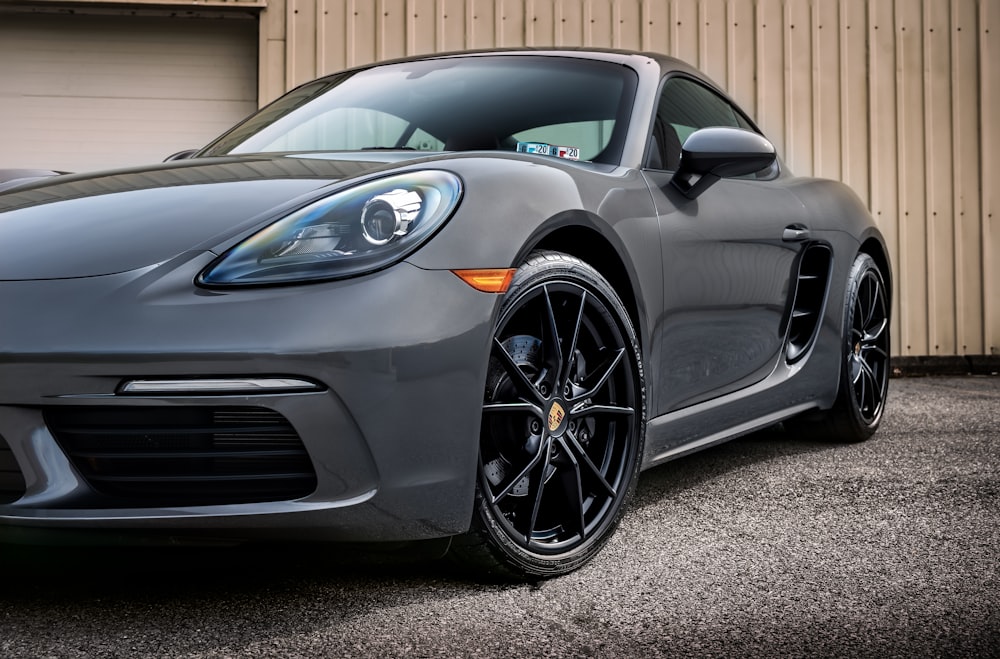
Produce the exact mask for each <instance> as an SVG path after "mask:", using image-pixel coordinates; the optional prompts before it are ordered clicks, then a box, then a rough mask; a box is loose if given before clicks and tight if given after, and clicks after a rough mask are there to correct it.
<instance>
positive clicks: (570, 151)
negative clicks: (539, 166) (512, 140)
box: [517, 142, 580, 160]
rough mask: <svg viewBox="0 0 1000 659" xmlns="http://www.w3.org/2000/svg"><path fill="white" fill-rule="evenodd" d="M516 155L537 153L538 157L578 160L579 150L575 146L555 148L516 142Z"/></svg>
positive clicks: (540, 143) (542, 143) (543, 143)
mask: <svg viewBox="0 0 1000 659" xmlns="http://www.w3.org/2000/svg"><path fill="white" fill-rule="evenodd" d="M517 150H518V153H537V154H538V155H540V156H554V157H556V158H565V159H566V160H579V159H580V149H579V148H578V147H575V146H556V145H554V144H546V143H545V142H518V143H517Z"/></svg>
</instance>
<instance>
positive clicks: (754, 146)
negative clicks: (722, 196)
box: [670, 126, 777, 199]
mask: <svg viewBox="0 0 1000 659" xmlns="http://www.w3.org/2000/svg"><path fill="white" fill-rule="evenodd" d="M775 158H777V155H776V154H775V151H774V145H773V144H771V143H770V142H769V141H767V139H765V138H764V137H763V136H762V135H758V134H757V133H754V132H751V131H749V130H743V129H742V128H729V127H725V126H716V127H713V128H702V129H701V130H696V131H695V132H693V133H691V135H690V136H689V137H688V138H687V140H685V141H684V146H683V147H682V148H681V161H680V165H679V166H678V167H677V172H676V173H675V174H674V177H673V178H672V179H670V182H671V183H672V184H673V185H674V187H675V188H677V189H678V190H680V192H681V194H683V195H684V196H685V197H687V198H688V199H694V198H695V197H697V196H698V195H700V194H701V193H702V192H704V191H705V190H707V189H708V188H709V186H711V185H712V184H713V183H715V182H716V181H718V180H719V179H720V178H733V177H736V176H745V175H747V174H753V173H754V172H758V171H760V170H762V169H764V168H765V167H770V166H771V165H772V164H774V161H775Z"/></svg>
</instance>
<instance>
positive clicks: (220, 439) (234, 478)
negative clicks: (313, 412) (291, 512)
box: [45, 407, 316, 507]
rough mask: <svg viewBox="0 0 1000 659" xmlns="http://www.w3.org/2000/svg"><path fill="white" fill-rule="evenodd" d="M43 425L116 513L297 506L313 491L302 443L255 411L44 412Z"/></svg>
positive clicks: (280, 421)
mask: <svg viewBox="0 0 1000 659" xmlns="http://www.w3.org/2000/svg"><path fill="white" fill-rule="evenodd" d="M45 422H46V423H47V424H48V426H49V429H50V430H51V431H52V434H53V436H54V437H55V438H56V441H58V442H59V445H60V446H61V447H62V448H63V450H64V451H66V453H67V455H69V457H70V459H71V460H72V462H73V465H74V466H75V467H76V468H77V470H78V471H79V472H80V474H81V475H82V476H83V477H84V478H86V479H87V482H88V483H90V485H91V487H93V488H94V489H95V490H96V491H98V492H100V493H101V494H105V495H108V496H111V497H114V498H115V499H117V500H118V502H117V504H112V505H119V506H121V507H135V506H176V505H211V504H224V503H254V502H261V501H283V500H288V499H298V498H300V497H303V496H306V495H308V494H310V493H312V492H313V490H314V489H315V488H316V472H315V470H314V469H313V466H312V461H310V459H309V456H308V454H307V453H306V450H305V447H304V446H303V445H302V441H301V440H300V439H299V436H298V434H297V433H296V432H295V429H294V428H293V427H292V426H291V424H290V423H288V421H287V420H286V419H285V418H284V417H283V416H281V415H280V414H278V413H277V412H274V411H272V410H267V409H262V408H211V407H180V408H172V407H167V408H164V407H111V408H80V407H59V408H50V409H48V410H46V412H45Z"/></svg>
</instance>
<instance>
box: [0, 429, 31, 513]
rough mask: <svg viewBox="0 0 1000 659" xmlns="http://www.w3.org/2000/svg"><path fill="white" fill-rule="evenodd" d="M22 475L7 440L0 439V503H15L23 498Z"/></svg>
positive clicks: (23, 485)
mask: <svg viewBox="0 0 1000 659" xmlns="http://www.w3.org/2000/svg"><path fill="white" fill-rule="evenodd" d="M24 488H25V484H24V474H22V473H21V469H20V467H18V466H17V460H15V459H14V452H13V451H11V450H10V445H9V444H7V440H5V439H4V438H3V437H0V503H10V502H12V501H17V500H18V499H20V498H21V497H23V496H24Z"/></svg>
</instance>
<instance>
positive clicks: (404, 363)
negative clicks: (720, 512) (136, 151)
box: [0, 50, 892, 578]
mask: <svg viewBox="0 0 1000 659" xmlns="http://www.w3.org/2000/svg"><path fill="white" fill-rule="evenodd" d="M44 175H45V173H44V172H43V173H40V174H38V173H36V174H33V175H31V176H26V175H25V174H24V172H23V171H22V172H21V173H20V174H17V175H15V177H17V178H18V180H17V181H10V182H8V183H7V184H6V190H4V191H2V192H0V321H2V322H0V537H3V536H5V535H7V536H10V535H11V534H18V533H20V534H24V533H30V532H31V531H32V529H34V530H35V531H36V532H37V531H38V530H46V529H47V530H49V532H50V533H51V530H52V529H58V530H67V529H87V530H89V531H97V532H100V533H105V534H109V535H116V536H117V535H121V534H122V533H126V532H128V533H137V532H160V533H168V534H172V535H175V536H187V535H193V536H204V535H208V536H211V537H213V538H232V539H259V538H272V539H273V538H282V539H284V538H319V539H330V540H341V541H404V540H420V539H429V538H451V548H450V552H451V554H453V555H454V556H455V557H456V559H457V560H459V561H461V562H463V563H465V564H466V565H470V566H473V567H477V568H479V569H482V570H486V571H488V572H492V573H494V574H497V575H501V576H506V577H514V578H537V577H544V576H552V575H558V574H563V573H566V572H568V571H570V570H573V569H575V568H577V567H579V566H581V565H583V564H584V563H585V562H587V561H588V560H589V559H590V558H591V557H593V556H594V554H595V553H596V552H597V551H599V550H600V548H601V546H602V545H604V543H605V542H606V541H607V540H608V538H609V537H610V535H611V534H612V532H613V531H614V529H615V527H616V525H617V523H618V521H619V519H620V518H621V515H622V514H623V511H624V510H625V508H626V504H627V503H628V501H629V497H630V495H631V493H632V491H633V489H634V487H635V483H636V478H637V475H638V473H639V471H640V470H642V469H644V468H648V467H652V466H654V465H657V464H659V463H662V462H664V461H666V460H670V459H672V458H676V457H678V456H681V455H684V454H686V453H689V452H691V451H695V450H698V449H702V448H705V447H707V446H711V445H713V444H716V443H719V442H722V441H725V440H728V439H732V438H734V437H737V436H739V435H742V434H744V433H747V432H750V431H753V430H755V429H758V428H762V427H765V426H769V425H772V424H776V423H778V422H784V423H785V424H786V426H787V427H788V428H790V429H792V431H793V432H801V433H808V434H809V436H815V437H828V438H831V439H838V440H845V441H859V440H863V439H866V438H867V437H869V436H870V435H871V434H872V433H873V432H874V431H875V429H876V428H877V427H878V425H879V421H880V419H881V417H882V413H883V410H884V405H885V398H886V389H887V382H888V380H887V375H888V360H889V357H888V355H889V330H888V326H889V309H890V297H891V292H892V290H891V282H890V276H889V272H890V269H889V262H888V256H887V251H886V247H885V244H884V242H883V239H882V237H881V235H880V234H879V232H878V230H877V229H876V227H875V226H874V224H873V222H872V219H871V217H870V216H869V213H868V212H867V211H866V210H865V208H864V206H863V205H862V203H861V202H860V201H859V200H858V198H857V197H856V196H855V195H854V194H853V193H852V192H851V191H850V190H849V189H847V188H846V187H845V186H844V185H842V184H840V183H836V182H832V181H824V180H818V179H812V178H798V177H795V176H793V175H792V174H791V173H790V172H788V170H787V169H786V167H785V166H784V165H783V164H782V162H781V161H780V159H778V158H777V157H776V155H775V151H774V148H773V146H772V145H771V143H770V142H768V140H767V139H765V137H764V136H763V135H762V134H761V132H760V131H759V130H758V129H757V128H756V126H755V125H754V123H753V122H752V121H751V120H750V118H749V117H747V115H746V114H745V113H744V112H743V111H742V110H740V109H739V108H738V107H737V106H736V105H735V104H734V103H733V101H732V100H730V99H729V98H728V97H727V96H726V95H725V94H724V93H722V92H721V91H720V90H719V89H718V88H717V87H716V86H715V85H713V84H712V83H711V82H709V81H708V80H706V78H705V77H704V76H702V75H701V74H699V73H698V72H697V71H695V70H694V69H692V68H691V67H689V66H687V65H685V64H684V63H682V62H679V61H677V60H675V59H672V58H669V57H664V56H660V55H655V54H646V53H630V52H617V51H615V52H608V51H601V52H598V51H590V50H558V51H556V50H553V51H532V50H528V51H499V52H475V53H458V54H446V55H434V56H426V57H417V58H410V59H405V60H399V61H393V62H387V63H382V64H376V65H371V66H365V67H360V68H357V69H352V70H349V71H345V72H341V73H337V74H334V75H330V76H327V77H325V78H322V79H319V80H316V81H314V82H310V83H308V84H305V85H302V86H301V87H298V88H297V89H294V90H293V91H291V92H289V93H288V94H287V95H285V96H284V97H282V98H281V99H279V100H277V101H275V102H274V103H272V104H271V105H269V106H267V107H265V108H264V109H262V110H261V111H260V112H258V113H257V114H254V115H253V116H251V117H249V118H248V119H247V120H245V121H244V122H243V123H241V124H239V125H238V126H236V127H235V128H233V129H232V130H231V131H229V132H228V133H226V134H224V135H223V136H221V137H220V138H218V139H217V140H215V141H214V142H212V143H211V144H209V145H208V146H206V147H205V148H203V149H201V150H199V151H197V152H191V153H181V154H177V155H176V156H175V157H173V158H172V159H170V160H169V161H168V162H165V163H162V164H158V165H152V166H149V167H142V168H134V169H123V170H118V171H109V172H98V173H90V174H77V175H60V176H50V177H48V178H38V176H44ZM57 532H58V531H57ZM18 537H23V536H18Z"/></svg>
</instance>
